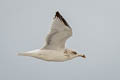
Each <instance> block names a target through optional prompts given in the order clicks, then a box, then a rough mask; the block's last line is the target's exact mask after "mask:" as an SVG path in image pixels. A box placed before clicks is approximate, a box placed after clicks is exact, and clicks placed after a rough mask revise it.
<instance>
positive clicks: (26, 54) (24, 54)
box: [18, 53, 29, 56]
mask: <svg viewBox="0 0 120 80" xmlns="http://www.w3.org/2000/svg"><path fill="white" fill-rule="evenodd" d="M18 56H29V54H28V53H18Z"/></svg>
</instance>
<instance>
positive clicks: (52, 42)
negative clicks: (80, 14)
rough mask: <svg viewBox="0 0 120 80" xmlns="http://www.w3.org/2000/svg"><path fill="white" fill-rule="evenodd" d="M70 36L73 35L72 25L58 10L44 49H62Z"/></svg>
mask: <svg viewBox="0 0 120 80" xmlns="http://www.w3.org/2000/svg"><path fill="white" fill-rule="evenodd" d="M70 36H72V29H71V27H70V26H69V25H68V23H67V22H66V20H65V19H64V18H63V17H62V16H61V14H60V13H59V12H58V11H57V12H56V15H55V17H54V19H53V23H52V27H51V30H50V32H49V33H48V35H47V37H46V44H45V46H44V47H43V48H42V49H49V50H62V49H64V48H65V42H66V40H67V39H68V38H69V37H70Z"/></svg>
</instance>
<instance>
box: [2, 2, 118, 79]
mask: <svg viewBox="0 0 120 80" xmlns="http://www.w3.org/2000/svg"><path fill="white" fill-rule="evenodd" d="M57 10H58V11H60V13H61V14H62V15H63V16H64V18H65V19H66V20H67V22H68V23H69V24H70V26H71V27H72V29H73V37H71V38H70V39H69V40H68V41H67V44H66V47H68V48H72V49H73V50H76V51H78V52H79V53H84V54H86V56H87V58H86V59H82V58H76V59H73V60H71V61H66V62H46V61H42V60H39V59H35V58H32V57H22V56H17V55H16V54H17V53H18V52H23V51H29V50H33V49H39V48H40V47H42V45H43V43H44V38H45V36H46V34H47V33H48V31H49V29H50V24H51V21H52V18H53V16H54V15H55V12H56V11H57ZM0 80H120V1H119V0H59V1H57V0H0Z"/></svg>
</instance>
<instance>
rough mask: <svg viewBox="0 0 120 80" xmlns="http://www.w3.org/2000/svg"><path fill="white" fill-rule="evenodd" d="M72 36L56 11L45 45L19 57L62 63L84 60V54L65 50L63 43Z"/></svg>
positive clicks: (70, 30)
mask: <svg viewBox="0 0 120 80" xmlns="http://www.w3.org/2000/svg"><path fill="white" fill-rule="evenodd" d="M71 36H72V28H71V27H70V26H69V24H68V23H67V21H66V20H65V19H64V18H63V17H62V15H61V14H60V13H59V12H58V11H57V12H56V14H55V16H54V18H53V22H52V25H51V29H50V32H49V33H48V35H47V37H46V41H45V45H44V46H43V47H42V48H41V49H36V50H32V51H27V52H22V53H19V55H20V56H30V57H34V58H38V59H41V60H44V61H53V62H64V61H67V60H72V59H73V58H76V57H83V58H86V56H85V55H84V54H78V53H77V52H76V51H74V50H71V49H67V48H65V42H66V40H67V39H68V38H70V37H71Z"/></svg>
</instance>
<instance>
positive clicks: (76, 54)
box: [71, 51, 86, 58]
mask: <svg viewBox="0 0 120 80" xmlns="http://www.w3.org/2000/svg"><path fill="white" fill-rule="evenodd" d="M71 55H72V56H75V57H82V58H86V56H85V55H84V54H78V53H77V52H76V51H72V52H71Z"/></svg>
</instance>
